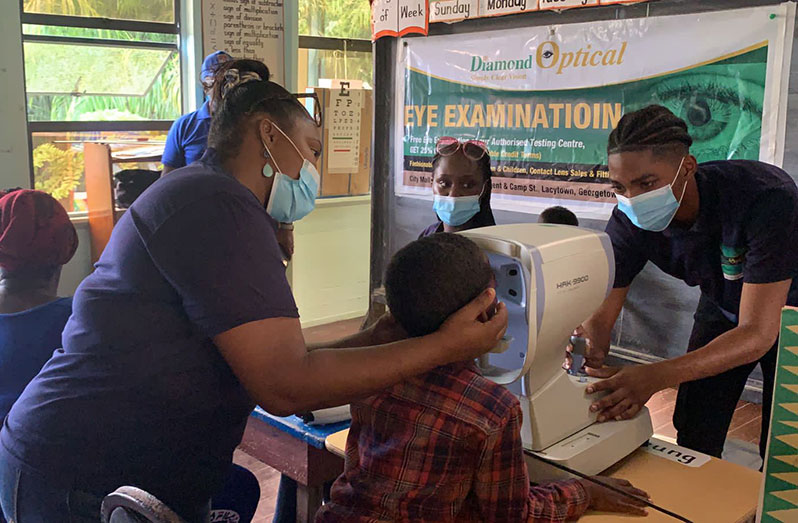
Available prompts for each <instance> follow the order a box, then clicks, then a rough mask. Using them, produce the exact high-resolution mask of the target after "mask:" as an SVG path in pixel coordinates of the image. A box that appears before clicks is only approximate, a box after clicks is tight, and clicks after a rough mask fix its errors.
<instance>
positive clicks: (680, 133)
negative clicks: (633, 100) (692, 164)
mask: <svg viewBox="0 0 798 523" xmlns="http://www.w3.org/2000/svg"><path fill="white" fill-rule="evenodd" d="M692 144H693V138H692V137H691V136H690V133H688V132H687V124H686V123H685V122H684V120H682V119H681V118H679V117H678V116H676V115H675V114H673V113H672V112H671V111H669V110H668V109H667V108H665V107H663V106H661V105H649V106H647V107H644V108H642V109H640V110H638V111H634V112H632V113H629V114H625V115H624V116H623V117H622V118H621V120H620V121H619V122H618V125H617V126H616V127H615V129H613V130H612V132H611V133H610V138H609V140H608V142H607V154H616V153H623V152H627V151H645V150H650V151H651V152H652V153H653V154H656V155H667V154H673V153H676V154H679V155H682V156H683V155H685V154H687V153H688V152H689V150H690V146H691V145H692Z"/></svg>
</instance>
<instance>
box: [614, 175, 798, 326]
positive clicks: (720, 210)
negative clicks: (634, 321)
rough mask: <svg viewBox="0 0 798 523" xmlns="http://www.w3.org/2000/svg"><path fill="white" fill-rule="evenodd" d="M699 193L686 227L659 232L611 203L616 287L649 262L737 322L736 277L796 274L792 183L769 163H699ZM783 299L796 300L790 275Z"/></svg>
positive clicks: (796, 209) (751, 279)
mask: <svg viewBox="0 0 798 523" xmlns="http://www.w3.org/2000/svg"><path fill="white" fill-rule="evenodd" d="M695 179H696V183H697V184H698V194H699V198H700V203H699V212H698V217H697V219H696V221H695V223H694V224H693V226H692V227H690V228H682V227H679V226H678V225H677V224H672V225H671V226H669V227H668V228H667V229H665V230H664V231H662V232H649V231H644V230H642V229H639V228H637V227H635V226H634V225H633V224H632V222H631V221H630V220H629V218H627V217H626V215H625V214H623V213H622V212H621V211H619V210H618V208H617V207H616V208H615V209H614V210H613V213H612V217H611V218H610V220H609V222H608V223H607V229H606V231H607V234H609V236H610V238H611V239H612V245H613V250H614V251H615V285H614V286H615V288H621V287H627V286H629V284H631V283H632V280H633V279H634V277H635V276H636V275H637V274H638V273H639V272H640V271H641V270H642V269H643V266H644V265H645V263H646V262H647V261H651V262H653V263H654V264H655V265H656V266H657V267H659V268H660V269H662V270H663V271H664V272H666V273H667V274H670V275H671V276H673V277H675V278H678V279H680V280H683V281H684V282H686V283H687V284H688V285H690V286H696V285H697V286H699V287H700V288H701V292H702V293H703V295H704V296H705V297H706V298H707V299H709V300H710V301H711V302H712V303H713V304H714V305H716V306H717V307H719V308H720V309H721V312H723V313H724V315H725V316H726V317H727V318H729V319H732V320H733V321H736V319H737V318H736V317H737V314H738V312H739V307H740V295H741V292H742V288H743V283H772V282H778V281H782V280H788V279H792V278H795V277H796V276H798V188H796V185H795V182H794V181H793V180H792V178H791V177H790V176H789V175H788V174H787V173H786V172H784V171H783V170H781V169H779V168H778V167H775V166H773V165H769V164H765V163H761V162H754V161H748V160H732V161H717V162H708V163H703V164H700V165H699V167H698V171H697V172H696V175H695ZM787 303H788V304H790V305H798V287H797V286H796V281H795V280H793V284H792V286H791V287H790V294H789V299H788V302H787Z"/></svg>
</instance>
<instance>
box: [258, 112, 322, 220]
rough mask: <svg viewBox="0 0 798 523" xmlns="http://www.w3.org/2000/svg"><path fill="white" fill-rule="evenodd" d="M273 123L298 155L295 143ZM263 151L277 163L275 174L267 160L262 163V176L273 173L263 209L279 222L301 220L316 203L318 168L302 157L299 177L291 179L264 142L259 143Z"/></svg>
mask: <svg viewBox="0 0 798 523" xmlns="http://www.w3.org/2000/svg"><path fill="white" fill-rule="evenodd" d="M272 125H274V127H275V128H276V129H277V130H278V131H280V133H281V134H282V135H283V136H285V138H286V140H288V141H289V142H290V143H291V145H293V146H294V150H295V151H296V153H297V154H298V155H299V156H300V157H302V154H301V153H300V152H299V149H297V146H296V144H294V142H293V140H291V138H289V137H288V136H287V135H286V134H285V133H284V132H283V131H282V129H280V128H279V127H277V125H275V124H272ZM263 147H264V148H266V152H267V153H268V155H269V157H271V159H272V162H274V165H275V167H277V175H276V176H275V173H274V169H272V166H271V165H269V164H268V163H267V164H266V165H265V166H264V167H263V176H265V177H267V178H271V177H272V176H275V178H274V183H273V184H272V192H271V194H270V195H269V201H268V202H267V203H266V212H267V213H269V216H271V217H272V218H274V219H275V220H277V221H278V222H280V223H293V222H295V221H297V220H301V219H302V218H304V217H305V216H307V215H308V214H310V211H312V210H313V209H314V207H315V206H316V193H317V192H318V190H319V172H318V171H317V170H316V168H315V167H314V166H313V164H312V163H310V162H309V161H307V160H305V159H304V158H303V162H302V167H301V168H300V169H299V179H298V180H294V179H293V178H291V177H290V176H288V175H286V174H284V173H283V172H281V170H280V166H279V165H277V162H276V161H275V160H274V157H273V156H271V152H270V151H269V148H268V147H267V146H266V144H265V143H264V144H263Z"/></svg>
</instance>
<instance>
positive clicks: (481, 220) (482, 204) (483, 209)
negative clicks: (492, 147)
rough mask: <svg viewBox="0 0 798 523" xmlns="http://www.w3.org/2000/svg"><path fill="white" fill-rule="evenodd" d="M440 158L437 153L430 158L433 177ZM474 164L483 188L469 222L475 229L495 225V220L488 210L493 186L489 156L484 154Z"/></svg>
mask: <svg viewBox="0 0 798 523" xmlns="http://www.w3.org/2000/svg"><path fill="white" fill-rule="evenodd" d="M441 158H443V156H441V155H440V154H438V153H435V156H434V157H433V158H432V172H433V177H434V175H435V168H436V167H437V166H438V162H440V161H441ZM471 161H474V160H471ZM475 163H476V165H477V169H478V170H479V172H481V173H482V179H483V180H484V183H485V186H484V187H485V188H484V190H483V191H482V197H481V198H480V199H479V212H478V213H477V214H476V215H475V216H474V217H473V218H472V219H471V220H472V223H473V224H474V227H475V228H476V227H489V226H491V225H496V219H495V218H494V217H493V210H491V208H490V195H491V186H492V185H493V184H492V179H493V171H491V169H490V155H489V154H488V153H487V152H486V153H485V155H484V156H483V157H482V158H480V159H479V160H476V162H475Z"/></svg>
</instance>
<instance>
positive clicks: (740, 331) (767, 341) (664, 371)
mask: <svg viewBox="0 0 798 523" xmlns="http://www.w3.org/2000/svg"><path fill="white" fill-rule="evenodd" d="M775 341H776V337H775V336H768V335H767V334H764V333H762V332H761V331H760V330H758V329H756V328H755V327H752V326H745V325H743V326H739V327H736V328H734V329H732V330H730V331H728V332H725V333H723V334H721V335H720V336H718V337H717V338H715V339H714V340H712V341H711V342H709V343H708V344H706V345H704V346H703V347H701V348H700V349H696V350H694V351H692V352H690V353H688V354H685V355H684V356H679V357H678V358H674V359H671V360H666V361H661V362H658V363H654V364H652V365H654V366H657V367H659V368H658V372H657V373H658V374H660V375H661V376H662V377H663V384H664V385H665V387H676V386H677V385H680V384H681V383H684V382H687V381H695V380H699V379H702V378H707V377H709V376H716V375H718V374H721V373H722V372H725V371H727V370H730V369H733V368H735V367H739V366H740V365H745V364H746V363H751V362H754V361H757V360H758V359H759V358H761V357H762V356H764V355H765V354H766V353H767V351H768V350H769V349H770V347H772V346H773V343H775Z"/></svg>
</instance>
